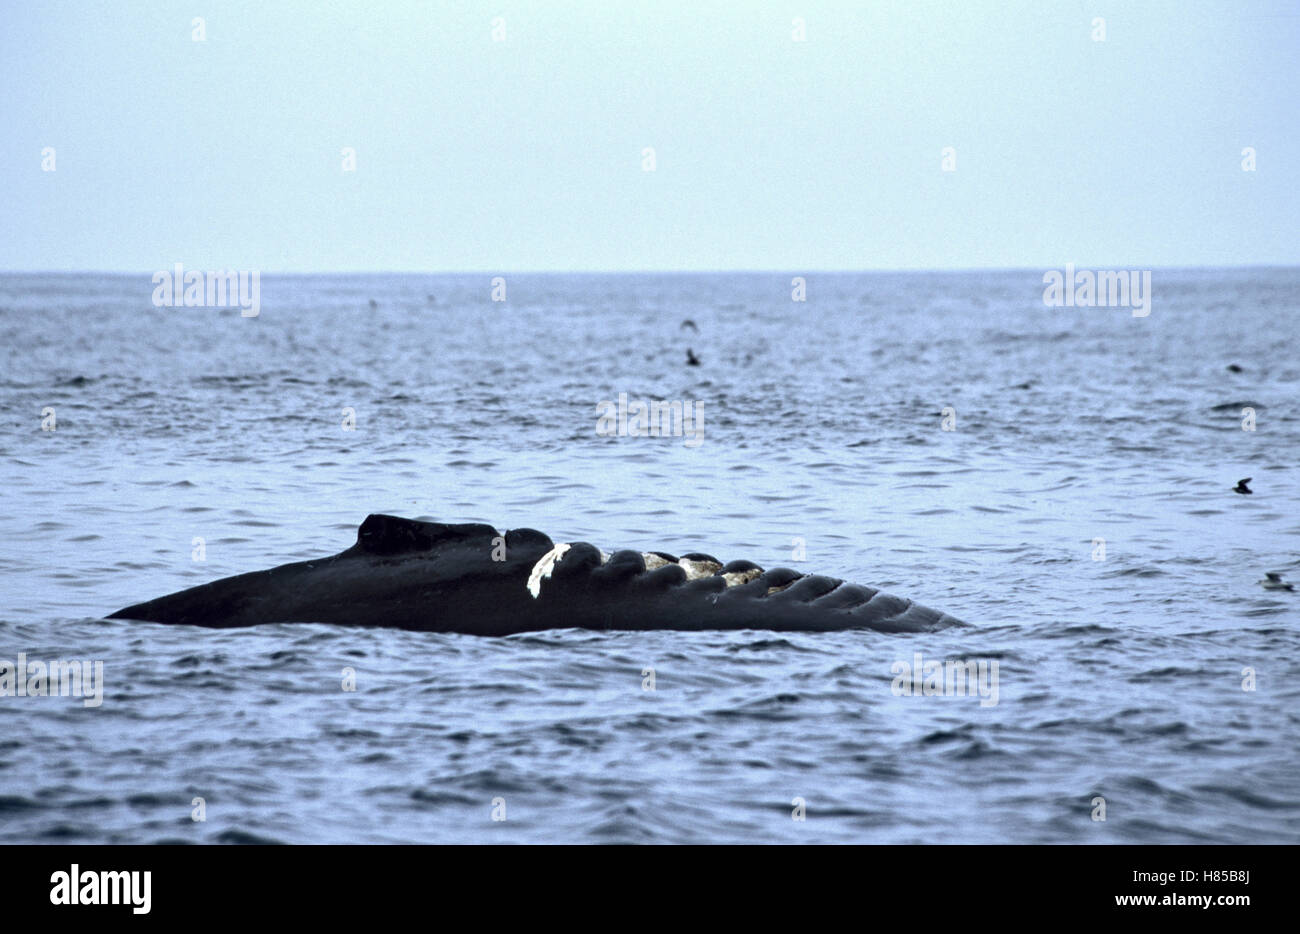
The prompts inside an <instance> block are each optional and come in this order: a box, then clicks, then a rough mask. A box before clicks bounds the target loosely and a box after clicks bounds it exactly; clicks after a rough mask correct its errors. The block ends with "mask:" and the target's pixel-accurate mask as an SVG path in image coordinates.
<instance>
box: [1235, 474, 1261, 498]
mask: <svg viewBox="0 0 1300 934" xmlns="http://www.w3.org/2000/svg"><path fill="white" fill-rule="evenodd" d="M1252 479H1253V478H1252V477H1247V478H1246V479H1245V480H1238V481H1237V485H1236V486H1234V487H1233V488H1232V492H1234V493H1246V494H1250V493H1254V492H1255V491H1254V490H1252V489H1251V488H1250V487H1248V486H1246V484H1247V483H1249V482H1250V481H1251V480H1252Z"/></svg>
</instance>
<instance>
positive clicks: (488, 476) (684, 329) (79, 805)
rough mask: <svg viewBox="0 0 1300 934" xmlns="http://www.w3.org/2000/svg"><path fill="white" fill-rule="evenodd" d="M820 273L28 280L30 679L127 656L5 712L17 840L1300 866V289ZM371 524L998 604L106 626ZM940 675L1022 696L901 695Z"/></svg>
mask: <svg viewBox="0 0 1300 934" xmlns="http://www.w3.org/2000/svg"><path fill="white" fill-rule="evenodd" d="M796 274H798V273H797V272H796V273H779V274H778V273H771V274H759V273H754V274H732V273H725V274H724V273H719V274H715V275H703V274H700V275H695V274H692V275H668V274H665V275H649V274H647V275H522V274H521V275H506V283H507V296H506V301H504V302H494V301H492V300H491V290H492V284H491V278H492V277H491V276H490V275H458V276H270V275H268V276H265V277H263V278H262V280H261V313H260V315H259V316H257V317H252V318H245V317H241V316H240V314H239V312H238V311H237V310H230V309H213V308H156V307H154V306H153V304H152V303H151V301H150V296H151V292H152V288H153V286H152V283H151V282H150V278H149V276H148V275H147V274H145V275H140V276H109V275H14V274H10V275H4V276H0V400H2V401H3V406H2V408H0V410H2V411H3V419H2V424H3V430H2V431H0V491H3V493H2V494H0V495H2V496H3V506H4V508H3V509H0V598H2V599H0V658H4V659H9V660H14V659H16V657H17V655H18V654H19V653H26V655H27V657H28V658H29V659H33V660H46V661H48V660H54V659H85V660H98V661H102V663H103V672H104V676H103V677H104V695H103V703H102V705H100V706H98V707H86V706H85V705H84V703H83V702H82V700H80V699H78V698H71V697H12V696H7V697H2V698H0V840H3V841H4V842H7V843H41V842H84V843H120V842H155V841H172V842H202V843H210V842H243V841H282V842H292V843H320V842H337V843H369V842H390V841H391V842H399V841H400V842H442V843H446V842H475V843H478V842H512V843H513V842H634V843H636V842H645V843H673V842H736V843H767V842H862V843H964V842H981V843H984V842H994V843H997V842H1010V843H1039V842H1042V843H1064V844H1081V843H1138V842H1142V843H1184V842H1186V843H1197V842H1209V843H1228V842H1232V843H1295V842H1300V593H1289V592H1285V591H1267V590H1265V589H1264V588H1262V587H1261V586H1260V585H1259V584H1258V583H1257V582H1258V581H1259V580H1260V578H1262V577H1263V575H1264V572H1266V571H1277V572H1281V573H1282V574H1283V575H1284V576H1287V575H1290V577H1292V578H1293V579H1295V580H1297V581H1300V479H1297V474H1296V469H1295V468H1296V465H1297V463H1298V462H1300V412H1298V411H1297V402H1298V401H1300V354H1298V353H1297V352H1296V346H1297V339H1298V338H1300V326H1298V325H1297V321H1300V318H1298V317H1297V316H1300V271H1298V270H1295V269H1254V270H1156V271H1155V272H1154V275H1153V306H1152V311H1151V314H1150V315H1149V316H1148V317H1145V318H1138V317H1134V316H1133V315H1132V314H1131V313H1130V312H1129V311H1128V310H1127V309H1123V308H1048V307H1045V306H1044V304H1043V301H1042V290H1043V286H1042V283H1041V272H997V273H946V274H937V273H934V274H932V273H907V274H904V273H896V274H881V273H873V274H816V273H814V274H808V275H807V301H806V302H801V303H800V302H794V301H792V300H791V278H792V276H793V275H796ZM372 303H373V304H372ZM686 319H689V320H690V321H692V322H693V323H694V325H695V328H694V329H692V328H690V327H689V326H684V325H683V322H684V321H685V320H686ZM688 347H689V348H690V349H691V350H692V351H693V352H694V353H695V354H696V355H697V356H698V357H699V359H700V360H701V365H700V366H698V367H690V366H687V365H686V363H685V361H686V349H687V348H688ZM1230 365H1236V366H1237V367H1238V368H1239V369H1240V372H1233V371H1231V370H1229V369H1228V367H1229V366H1230ZM619 393H627V394H628V397H629V399H646V400H656V399H662V400H685V401H697V402H698V403H699V404H700V406H701V407H702V411H703V413H704V423H703V431H702V435H701V437H700V443H699V444H698V445H688V444H687V443H686V441H687V440H689V439H687V438H684V437H679V438H672V437H668V438H637V437H601V436H598V435H597V433H596V409H597V405H598V403H600V402H601V401H602V400H615V399H617V397H618V394H619ZM947 407H951V409H952V413H951V417H952V418H953V419H955V424H953V425H952V427H953V429H954V430H951V431H945V430H943V426H942V421H943V415H942V414H941V413H943V411H944V409H945V408H947ZM47 408H52V409H53V410H54V419H55V422H54V425H53V427H54V429H55V430H53V431H50V430H42V412H43V410H46V409H47ZM345 408H350V409H352V410H354V412H355V428H354V429H353V430H348V429H347V428H345V425H344V421H345V416H344V409H345ZM1246 408H1251V409H1253V410H1254V413H1255V419H1256V422H1255V430H1253V431H1246V430H1243V418H1244V417H1245V416H1244V414H1243V410H1244V409H1246ZM47 414H48V413H47ZM47 421H48V420H47ZM1243 477H1252V478H1253V480H1252V483H1251V486H1252V487H1253V489H1254V494H1253V495H1251V496H1244V495H1237V494H1234V493H1233V492H1232V487H1233V485H1234V484H1235V483H1236V482H1237V480H1238V479H1240V478H1243ZM371 512H389V513H395V514H398V515H404V516H410V517H414V518H429V519H436V520H442V521H452V522H469V521H481V522H487V523H490V524H493V525H495V526H496V527H498V528H501V529H506V528H513V527H519V526H531V527H534V528H537V529H540V530H542V531H544V532H546V533H548V534H549V535H551V536H552V537H553V538H555V539H556V540H557V541H561V540H567V541H578V540H585V541H590V542H592V543H594V544H597V545H600V546H601V547H603V548H605V549H606V550H610V549H613V548H623V547H630V548H638V549H642V550H651V549H658V550H667V551H673V552H675V553H683V552H687V551H692V550H700V551H706V552H710V553H713V554H715V555H717V556H718V557H720V558H722V559H723V560H730V559H733V558H742V557H743V558H749V559H752V560H755V561H757V562H759V563H760V564H762V565H764V566H766V567H774V566H781V565H786V566H790V567H794V568H797V569H800V570H806V571H810V572H811V571H816V572H820V573H826V574H832V575H834V576H838V577H843V578H845V579H847V580H851V581H856V582H860V583H864V584H869V585H872V586H877V587H882V588H884V589H885V590H887V591H890V592H892V593H896V594H898V595H900V596H905V597H910V598H912V599H914V600H916V601H918V602H921V603H924V604H927V605H929V606H932V607H935V608H938V609H942V610H945V611H947V612H949V613H951V614H953V615H954V616H956V617H958V618H960V619H962V620H964V621H965V622H966V623H967V624H968V625H966V626H962V627H956V628H952V629H948V630H945V631H943V632H940V633H934V634H927V635H889V634H881V633H874V632H869V631H855V632H842V633H834V634H800V633H783V634H773V633H763V632H733V633H681V632H656V633H597V632H583V631H577V630H565V631H555V632H548V633H542V634H534V635H528V636H516V637H509V638H502V639H488V638H479V637H472V636H460V635H427V634H421V633H411V632H398V631H373V630H371V631H367V630H361V629H350V628H336V627H327V626H320V625H272V626H265V627H259V628H254V629H247V630H228V631H209V630H201V629H192V628H185V627H168V626H161V625H154V624H142V623H129V622H118V621H114V622H109V621H106V620H104V619H103V618H102V617H103V616H104V615H105V614H107V613H110V612H112V611H114V610H116V609H118V608H120V607H122V606H126V605H129V604H132V603H135V602H138V601H141V600H145V599H149V598H152V597H156V596H160V595H162V594H166V593H170V592H172V591H175V590H178V589H181V588H184V587H188V586H192V585H194V584H198V583H201V582H204V581H207V580H212V579H216V578H219V577H223V576H227V575H230V574H235V573H239V572H243V571H248V570H255V569H260V568H266V567H272V566H275V565H278V564H282V563H285V562H289V561H297V560H301V559H305V558H309V557H312V556H321V555H327V554H332V553H334V552H337V551H339V550H341V549H343V548H345V547H347V546H349V545H350V544H351V543H352V541H353V540H354V537H355V531H356V526H357V525H358V524H359V523H360V521H361V520H362V519H363V518H364V517H365V516H366V515H367V514H368V513H371ZM196 538H201V539H202V540H203V547H202V551H203V554H202V555H201V557H202V559H203V560H196V545H195V539H196ZM1098 539H1103V540H1104V556H1103V555H1102V553H1101V546H1100V544H1098V543H1097V541H1096V540H1098ZM800 552H802V555H800ZM800 556H802V558H803V560H802V561H798V560H795V559H796V558H798V557H800ZM1098 558H1100V559H1101V560H1096V559H1098ZM918 654H919V655H920V657H921V659H922V660H923V661H934V660H939V661H951V660H978V661H983V662H984V663H986V664H987V665H989V666H990V668H989V669H988V670H991V665H992V663H994V662H996V663H997V682H996V684H997V691H996V697H994V695H993V694H991V693H986V694H985V696H982V697H981V696H979V695H975V696H969V695H968V696H926V695H925V694H924V693H922V694H921V695H920V696H906V695H903V694H900V693H898V692H897V691H896V690H895V676H896V665H897V664H898V663H903V662H906V663H908V664H912V663H914V661H915V660H916V658H917V656H918ZM345 668H350V669H353V670H354V671H355V673H356V690H355V691H345V690H343V685H342V681H343V670H344V669H345ZM647 669H653V677H654V684H653V690H647V687H648V686H649V685H648V683H647V681H648V674H647V673H646V670H647ZM1247 670H1249V671H1247ZM1252 678H1253V682H1254V683H1253V685H1252V684H1251V683H1250V680H1251V679H1252ZM1249 687H1253V690H1248V689H1246V688H1249ZM993 700H996V703H992V702H991V701H993ZM196 798H201V799H203V801H202V807H203V816H204V817H205V819H204V820H202V821H196V820H194V819H193V815H194V811H195V808H196V807H197V805H196V804H195V799H196ZM1098 798H1100V799H1104V807H1105V820H1098V819H1094V818H1095V817H1097V816H1099V813H1100V811H1099V804H1098V803H1097V799H1098ZM796 799H798V800H796ZM796 812H802V816H803V817H804V818H805V819H803V820H796V819H794V817H795V816H797V815H796ZM500 817H504V818H505V819H504V820H500V819H494V818H500Z"/></svg>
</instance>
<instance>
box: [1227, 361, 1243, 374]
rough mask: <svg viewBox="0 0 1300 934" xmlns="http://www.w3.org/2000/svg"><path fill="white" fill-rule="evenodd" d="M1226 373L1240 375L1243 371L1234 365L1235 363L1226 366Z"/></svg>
mask: <svg viewBox="0 0 1300 934" xmlns="http://www.w3.org/2000/svg"><path fill="white" fill-rule="evenodd" d="M1228 372H1229V373H1241V372H1243V371H1242V369H1241V367H1239V366H1237V364H1235V363H1229V364H1228Z"/></svg>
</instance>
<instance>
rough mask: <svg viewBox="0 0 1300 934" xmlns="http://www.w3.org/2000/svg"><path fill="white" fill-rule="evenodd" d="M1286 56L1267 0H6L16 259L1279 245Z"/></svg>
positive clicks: (1297, 137)
mask: <svg viewBox="0 0 1300 934" xmlns="http://www.w3.org/2000/svg"><path fill="white" fill-rule="evenodd" d="M195 16H202V17H203V18H204V19H205V21H206V31H207V39H206V41H205V42H194V41H192V38H191V29H192V27H191V20H192V19H193V17H195ZM495 16H501V17H504V19H505V27H506V41H505V42H501V43H499V42H494V41H492V37H491V29H492V20H493V17H495ZM1098 16H1100V17H1104V18H1105V20H1106V41H1104V42H1094V41H1092V38H1091V32H1092V20H1093V18H1094V17H1098ZM795 17H802V18H803V19H804V20H805V21H806V24H807V26H806V29H807V39H806V41H804V42H795V41H793V40H792V37H791V31H792V20H793V19H794V18H795ZM1298 63H1300V4H1297V3H1291V2H1268V0H1236V2H1222V3H1218V2H1209V0H1185V2H1178V3H1155V2H1144V3H1117V2H1109V0H1097V2H1093V0H1060V2H1052V0H1046V2H1024V3H991V2H959V0H952V2H947V3H923V2H894V3H890V2H863V0H859V2H847V0H846V2H843V3H836V4H820V3H809V2H804V0H790V2H781V3H695V2H689V3H688V2H672V3H669V2H649V3H644V4H631V3H620V2H614V0H594V2H589V3H542V2H529V3H514V2H498V3H487V4H479V3H438V2H423V3H397V2H358V3H355V4H353V3H323V2H315V0H313V2H309V3H308V2H302V3H277V2H250V3H233V2H224V0H188V2H185V3H156V2H123V3H113V4H109V5H94V4H88V3H44V2H41V3H36V2H30V3H17V2H13V0H3V7H2V8H0V87H2V88H3V90H2V91H0V127H3V135H2V136H0V216H2V217H3V221H4V223H3V227H0V269H9V270H64V269H94V270H122V271H150V270H155V269H166V268H170V267H171V264H173V263H175V262H178V261H179V262H183V263H185V264H186V265H187V266H189V267H192V268H198V267H204V268H217V267H232V268H239V269H258V270H263V271H267V272H274V271H333V270H377V271H379V270H393V271H455V270H466V271H470V270H478V271H490V272H497V271H524V270H604V269H629V270H636V269H664V270H675V269H778V270H789V271H796V272H797V271H804V270H814V269H875V268H945V267H958V268H969V267H984V266H988V267H1011V266H1023V267H1031V268H1049V267H1059V266H1061V265H1063V264H1064V263H1066V262H1074V263H1076V264H1079V265H1081V266H1082V265H1090V266H1094V267H1106V268H1111V267H1141V268H1146V267H1153V266H1171V265H1202V264H1205V265H1233V264H1293V263H1297V262H1300V224H1298V223H1297V220H1296V218H1297V214H1298V212H1300V184H1297V179H1298V173H1297V169H1300V119H1298V118H1300V87H1298V82H1297V75H1298V73H1300V64H1298ZM47 146H48V147H54V148H55V150H56V153H57V156H56V159H57V162H56V165H57V169H56V171H54V172H43V171H42V170H41V151H42V149H43V148H44V147H47ZM345 146H350V147H354V148H355V149H356V151H357V171H356V172H355V173H344V172H342V171H341V156H340V150H341V149H342V148H343V147H345ZM647 146H650V147H654V149H655V153H656V161H657V168H656V170H655V171H654V172H645V171H643V170H642V149H643V148H644V147H647ZM945 146H952V147H954V148H955V149H956V153H957V156H956V171H954V172H951V173H945V172H943V171H941V166H940V160H941V151H942V150H943V148H944V147H945ZM1246 146H1252V147H1254V148H1255V149H1256V150H1257V152H1258V156H1257V158H1258V170H1257V171H1255V172H1249V173H1248V172H1243V171H1242V169H1241V159H1242V157H1241V150H1242V149H1243V148H1244V147H1246Z"/></svg>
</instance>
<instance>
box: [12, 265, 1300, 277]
mask: <svg viewBox="0 0 1300 934" xmlns="http://www.w3.org/2000/svg"><path fill="white" fill-rule="evenodd" d="M1064 265H1065V264H1057V265H1050V266H896V267H883V266H881V267H865V268H858V269H844V268H839V269H833V268H814V267H794V266H790V267H784V268H767V269H758V268H752V267H750V268H728V269H502V268H499V267H498V268H494V269H488V268H483V269H427V270H411V269H271V270H268V269H256V270H253V269H232V268H231V267H221V270H210V269H208V268H207V267H206V266H184V264H182V266H184V268H186V269H188V270H190V271H195V270H198V271H202V272H216V271H230V272H257V273H258V275H269V276H490V275H498V276H504V275H516V276H519V275H522V276H556V275H558V276H611V275H623V276H636V275H644V276H663V275H811V274H818V275H822V274H824V275H863V274H870V273H886V274H890V273H953V274H959V273H974V272H985V273H998V272H1006V273H1012V272H1023V273H1031V272H1042V271H1045V270H1047V271H1050V270H1054V269H1060V268H1062V267H1063V266H1064ZM1070 265H1073V266H1074V268H1075V269H1078V270H1089V269H1104V270H1112V269H1114V270H1118V269H1125V270H1132V269H1139V270H1145V269H1149V270H1150V271H1152V272H1156V271H1168V272H1187V271H1192V270H1206V271H1209V270H1251V269H1258V270H1265V269H1300V262H1297V263H1233V264H1228V265H1209V264H1199V265H1166V266H1142V265H1135V264H1128V265H1114V264H1104V263H1070ZM174 266H175V263H173V264H172V266H171V267H168V268H167V269H166V270H159V269H153V270H146V269H139V270H126V269H88V268H83V269H0V276H123V277H126V276H150V277H152V276H153V275H155V274H156V273H158V272H161V271H170V269H171V268H172V267H174Z"/></svg>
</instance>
